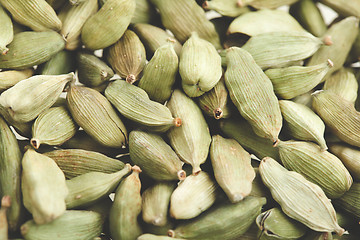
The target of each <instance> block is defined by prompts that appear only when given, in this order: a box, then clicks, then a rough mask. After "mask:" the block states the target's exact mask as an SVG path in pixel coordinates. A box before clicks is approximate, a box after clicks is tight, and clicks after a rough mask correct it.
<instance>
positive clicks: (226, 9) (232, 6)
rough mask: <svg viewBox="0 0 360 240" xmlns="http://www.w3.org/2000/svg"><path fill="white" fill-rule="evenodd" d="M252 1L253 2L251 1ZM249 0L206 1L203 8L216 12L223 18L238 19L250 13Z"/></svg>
mask: <svg viewBox="0 0 360 240" xmlns="http://www.w3.org/2000/svg"><path fill="white" fill-rule="evenodd" d="M250 1H251V0H250ZM250 1H249V0H230V1H229V0H211V1H204V2H203V4H202V7H203V8H204V9H206V10H214V11H216V12H218V13H220V14H221V15H223V16H227V17H238V16H240V15H242V14H244V13H247V12H250V9H249V8H247V7H246V6H247V4H248V3H249V2H250Z"/></svg>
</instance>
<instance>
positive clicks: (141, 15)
mask: <svg viewBox="0 0 360 240" xmlns="http://www.w3.org/2000/svg"><path fill="white" fill-rule="evenodd" d="M135 2H136V8H135V14H134V16H133V17H132V19H131V24H136V23H152V22H153V21H154V20H156V18H157V17H158V15H157V12H156V10H155V8H154V6H153V5H151V3H150V2H149V1H148V0H135Z"/></svg>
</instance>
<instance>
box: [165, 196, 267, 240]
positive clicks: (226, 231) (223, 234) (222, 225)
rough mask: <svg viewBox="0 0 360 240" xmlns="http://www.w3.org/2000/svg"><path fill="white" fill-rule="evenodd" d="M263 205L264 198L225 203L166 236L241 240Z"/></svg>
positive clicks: (182, 224)
mask: <svg viewBox="0 0 360 240" xmlns="http://www.w3.org/2000/svg"><path fill="white" fill-rule="evenodd" d="M265 203H266V198H257V197H247V198H245V199H244V200H243V201H240V202H238V203H229V202H225V203H222V204H220V205H218V206H216V207H213V208H211V209H209V210H208V211H206V212H205V213H204V214H201V215H200V216H199V217H197V218H194V219H191V220H189V221H186V222H182V223H180V224H179V225H178V226H176V228H175V229H174V230H169V232H168V235H169V236H171V237H176V238H186V239H207V240H218V239H222V240H230V239H242V238H241V235H242V234H244V233H245V232H246V231H247V230H248V229H249V228H250V227H251V225H252V223H253V222H254V220H255V218H256V217H257V215H259V214H260V213H261V207H262V206H263V205H264V204H265Z"/></svg>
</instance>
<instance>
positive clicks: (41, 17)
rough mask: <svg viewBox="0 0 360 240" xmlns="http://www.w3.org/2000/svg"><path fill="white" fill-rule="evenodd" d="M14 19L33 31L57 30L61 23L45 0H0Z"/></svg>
mask: <svg viewBox="0 0 360 240" xmlns="http://www.w3.org/2000/svg"><path fill="white" fill-rule="evenodd" d="M0 3H1V4H2V5H3V7H4V8H6V9H7V10H8V11H9V12H10V13H11V15H12V17H13V18H14V20H15V21H17V22H19V23H21V24H23V25H25V26H28V27H30V28H31V29H33V30H34V31H38V32H39V31H50V30H54V31H59V30H60V29H61V26H62V23H61V21H60V19H59V18H58V17H57V15H56V12H55V11H54V9H53V8H52V7H51V6H50V5H49V4H48V3H47V2H46V1H45V0H27V1H21V0H0Z"/></svg>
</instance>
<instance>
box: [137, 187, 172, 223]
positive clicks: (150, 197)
mask: <svg viewBox="0 0 360 240" xmlns="http://www.w3.org/2000/svg"><path fill="white" fill-rule="evenodd" d="M175 186H176V185H175V184H174V183H173V182H158V183H155V184H154V185H153V186H151V187H149V188H148V189H146V190H145V191H144V192H143V194H142V218H143V220H144V221H145V222H146V223H149V224H153V225H155V226H165V225H166V224H167V222H168V216H167V215H168V209H169V204H170V197H171V194H172V192H173V191H174V189H175Z"/></svg>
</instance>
